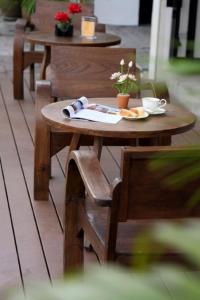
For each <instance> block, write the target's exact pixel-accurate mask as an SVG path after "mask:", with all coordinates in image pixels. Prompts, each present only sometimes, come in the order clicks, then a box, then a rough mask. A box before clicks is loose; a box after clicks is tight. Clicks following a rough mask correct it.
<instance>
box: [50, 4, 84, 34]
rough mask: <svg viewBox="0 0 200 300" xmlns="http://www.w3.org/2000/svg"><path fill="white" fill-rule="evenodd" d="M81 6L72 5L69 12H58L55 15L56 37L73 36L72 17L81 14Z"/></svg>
mask: <svg viewBox="0 0 200 300" xmlns="http://www.w3.org/2000/svg"><path fill="white" fill-rule="evenodd" d="M81 11H82V10H81V6H80V4H78V3H71V4H70V5H69V6H68V10H67V12H64V11H58V12H57V13H56V14H55V17H54V18H55V20H56V21H57V24H56V25H55V35H57V36H69V37H71V36H73V24H72V15H74V14H78V13H81Z"/></svg>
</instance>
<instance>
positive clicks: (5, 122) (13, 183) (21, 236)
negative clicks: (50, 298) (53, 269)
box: [0, 74, 48, 287]
mask: <svg viewBox="0 0 200 300" xmlns="http://www.w3.org/2000/svg"><path fill="white" fill-rule="evenodd" d="M0 81H1V88H2V94H3V97H5V98H4V99H3V98H2V97H0V114H1V117H0V121H1V126H0V140H1V143H0V152H1V159H2V163H3V165H4V176H5V181H6V185H7V191H8V199H9V203H10V209H11V214H12V219H13V225H14V228H15V234H16V243H17V247H18V251H19V257H20V263H21V268H22V276H23V280H24V283H25V287H26V286H28V285H29V282H31V281H32V280H33V279H35V280H36V279H37V280H40V279H43V280H47V279H48V273H47V269H46V265H45V260H44V257H43V252H42V249H41V244H40V240H39V237H38V232H37V230H36V226H35V220H34V218H33V212H32V209H31V206H30V199H29V195H28V193H27V187H26V184H25V182H24V175H23V172H22V169H21V162H20V160H19V156H18V152H17V147H16V143H15V140H14V135H13V127H12V128H11V127H10V124H11V123H10V120H9V119H8V115H7V112H8V111H9V114H11V113H12V114H13V116H14V115H15V114H16V111H18V109H19V106H18V103H17V102H14V101H13V98H12V90H11V89H10V87H9V85H8V78H6V77H5V76H4V75H2V74H1V75H0ZM9 98H10V101H12V105H11V104H10V105H8V106H7V110H8V111H6V109H5V106H4V105H5V102H4V101H5V99H7V100H8V99H9ZM3 100H4V101H3ZM8 101H9V100H8ZM21 124H22V116H21V118H16V124H15V126H16V127H17V128H18V129H19V130H20V128H21ZM19 143H22V145H23V135H21V138H20V140H19Z"/></svg>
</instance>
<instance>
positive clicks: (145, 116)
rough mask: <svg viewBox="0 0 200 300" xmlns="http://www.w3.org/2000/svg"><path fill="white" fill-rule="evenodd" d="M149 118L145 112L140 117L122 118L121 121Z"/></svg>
mask: <svg viewBox="0 0 200 300" xmlns="http://www.w3.org/2000/svg"><path fill="white" fill-rule="evenodd" d="M148 116H149V113H148V112H147V111H145V112H144V114H143V115H142V116H140V117H123V119H126V120H140V119H145V118H147V117H148Z"/></svg>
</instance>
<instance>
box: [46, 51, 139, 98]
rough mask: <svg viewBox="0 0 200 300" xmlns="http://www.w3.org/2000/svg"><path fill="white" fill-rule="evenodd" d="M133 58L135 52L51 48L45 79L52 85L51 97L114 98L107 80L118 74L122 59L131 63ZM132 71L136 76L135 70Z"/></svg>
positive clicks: (109, 81) (113, 91) (109, 82)
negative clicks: (49, 63)
mask: <svg viewBox="0 0 200 300" xmlns="http://www.w3.org/2000/svg"><path fill="white" fill-rule="evenodd" d="M135 55H136V51H135V49H128V48H105V47H61V46H59V47H52V52H51V67H50V69H49V70H48V71H47V79H49V80H50V81H51V83H52V91H53V96H56V97H66V98H69V99H70V98H77V97H79V96H83V95H85V96H86V97H105V96H108V97H112V96H116V94H117V90H116V89H115V88H113V81H111V80H110V76H111V74H112V73H114V72H118V70H119V66H120V65H119V63H120V61H121V59H122V58H124V59H125V60H126V61H129V60H130V59H131V60H133V61H135ZM133 70H134V72H136V67H135V68H133Z"/></svg>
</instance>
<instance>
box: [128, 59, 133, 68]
mask: <svg viewBox="0 0 200 300" xmlns="http://www.w3.org/2000/svg"><path fill="white" fill-rule="evenodd" d="M132 66H133V62H132V60H131V61H130V62H129V64H128V67H129V68H132Z"/></svg>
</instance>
